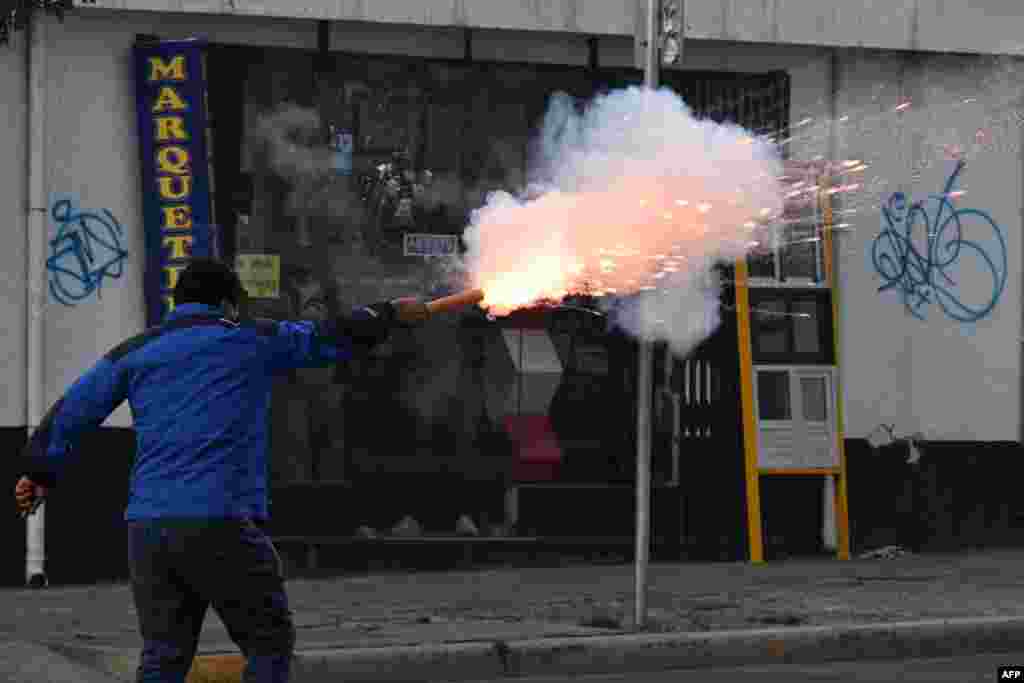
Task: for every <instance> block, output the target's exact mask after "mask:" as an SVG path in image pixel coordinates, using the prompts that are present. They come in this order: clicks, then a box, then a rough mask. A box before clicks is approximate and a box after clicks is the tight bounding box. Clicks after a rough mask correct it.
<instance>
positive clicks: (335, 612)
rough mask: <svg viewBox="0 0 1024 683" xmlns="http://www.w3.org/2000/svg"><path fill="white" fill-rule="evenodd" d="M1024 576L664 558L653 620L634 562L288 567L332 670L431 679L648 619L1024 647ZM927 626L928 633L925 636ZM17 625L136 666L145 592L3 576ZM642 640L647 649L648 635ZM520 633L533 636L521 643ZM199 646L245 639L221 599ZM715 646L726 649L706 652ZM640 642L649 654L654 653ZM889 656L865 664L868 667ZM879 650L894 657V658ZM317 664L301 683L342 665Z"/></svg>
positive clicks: (212, 647) (7, 613)
mask: <svg viewBox="0 0 1024 683" xmlns="http://www.w3.org/2000/svg"><path fill="white" fill-rule="evenodd" d="M1022 589H1024V549H1020V550H995V551H985V552H968V553H962V554H948V555H907V556H903V557H896V558H892V559H870V560H869V559H856V560H850V561H845V562H843V561H838V560H833V559H827V558H826V559H812V560H798V559H794V560H786V561H780V562H773V563H767V564H762V565H751V564H747V563H675V564H656V565H653V566H652V567H651V568H650V591H649V594H648V605H649V608H650V609H649V620H648V623H647V624H646V626H645V628H644V629H636V628H635V627H634V625H633V623H632V612H633V568H632V566H631V565H603V566H602V565H587V566H570V567H556V568H538V567H532V568H514V567H509V568H488V569H485V570H481V571H468V572H395V573H386V574H373V575H361V576H353V575H349V576H340V577H335V578H320V579H308V578H303V579H294V580H290V581H289V582H288V591H289V595H290V599H291V603H292V609H293V611H294V613H295V622H296V627H297V631H298V643H297V649H298V652H299V655H300V657H306V659H307V660H308V661H311V662H312V661H316V662H317V666H320V667H321V669H322V670H323V671H327V670H331V671H335V672H339V671H340V672H344V671H349V672H351V671H353V669H352V668H351V667H350V668H349V669H345V668H344V666H349V665H352V666H355V664H353V662H355V663H356V664H359V665H360V666H366V667H369V669H372V670H373V671H374V672H377V673H379V672H380V671H382V670H386V669H388V668H389V667H390V668H391V669H393V670H394V671H399V669H400V668H401V666H407V667H420V669H421V670H425V669H423V665H424V662H425V661H427V660H428V659H429V662H430V665H431V666H433V667H435V668H434V669H432V673H431V676H433V678H432V679H431V680H444V679H445V676H448V677H452V678H453V677H456V676H455V674H456V673H458V678H459V679H460V680H486V679H487V676H490V675H491V673H489V671H490V668H489V667H495V670H494V675H498V676H500V675H501V674H502V671H501V668H502V666H509V661H512V662H513V665H514V664H515V662H517V661H518V662H522V663H525V664H524V665H523V667H522V668H521V671H520V672H521V673H523V674H526V675H529V674H533V673H547V672H550V673H552V674H554V673H557V672H558V671H559V670H558V669H550V670H538V669H537V668H536V667H538V666H540V665H542V664H544V663H545V662H553V661H555V660H558V659H559V658H561V660H560V662H561V664H560V665H562V666H565V665H569V666H575V665H576V663H577V662H579V661H585V660H586V658H587V657H588V656H589V653H590V652H595V653H597V654H596V655H595V656H598V657H602V656H603V657H610V659H616V661H618V662H619V665H620V666H626V665H627V664H629V665H632V663H634V662H636V661H638V659H637V658H636V657H637V655H635V653H634V654H630V655H629V656H626V655H622V654H621V651H620V654H615V653H616V649H615V648H617V647H619V646H618V645H617V643H627V642H629V639H630V638H633V639H635V638H637V637H638V636H637V633H642V634H646V636H644V637H647V636H650V637H652V638H667V639H669V640H671V639H673V638H677V639H679V640H678V642H676V645H675V647H677V648H678V647H679V643H685V647H684V649H686V652H684V653H683V654H685V656H686V657H688V658H689V659H688V663H687V664H686V666H693V665H694V662H697V665H699V666H712V665H720V666H734V665H740V664H744V663H746V664H756V663H758V662H757V661H756V658H757V657H762V658H764V656H765V655H766V653H767V655H771V656H770V657H768V660H767V661H765V662H764V663H765V664H769V663H771V662H772V661H780V662H781V661H794V660H793V659H792V657H796V656H799V657H806V656H808V653H812V654H813V652H814V651H816V650H821V651H824V650H828V652H829V656H830V657H831V658H833V659H835V658H842V657H838V656H837V655H842V654H843V648H847V649H849V650H850V653H849V654H850V655H851V657H848V658H856V657H859V656H860V654H859V653H860V652H866V651H867V650H871V649H872V648H873V651H874V652H876V653H877V652H878V651H880V650H881V651H885V648H886V647H887V645H886V642H887V641H885V640H884V639H885V638H888V639H896V640H894V641H893V642H896V641H897V640H899V639H902V640H903V641H908V640H909V641H914V642H912V643H911V645H909V646H908V647H906V648H904V650H905V651H906V653H907V654H906V655H905V656H918V655H920V656H946V655H950V656H953V655H958V654H964V655H967V654H975V653H976V652H983V651H985V650H979V649H977V648H978V647H980V645H979V643H981V642H982V640H985V639H987V640H986V641H985V643H986V644H985V647H990V646H992V645H993V644H995V645H997V646H998V647H999V650H998V651H1016V650H1020V651H1022V652H1024V590H1022ZM964 619H970V620H973V621H971V623H968V624H966V625H965V624H964V623H962V622H956V625H955V626H951V627H947V626H946V624H947V620H952V621H949V622H948V623H949V624H954V622H955V621H956V620H964ZM897 622H900V625H899V628H898V629H896V630H893V631H891V632H886V631H885V630H884V629H879V628H877V627H885V628H888V627H889V625H895V624H896V623H897ZM851 627H857V628H867V629H872V628H873V629H875V630H874V631H872V632H871V633H870V634H867V635H865V633H867V632H864V633H861V634H853V635H852V636H851V634H850V633H849V632H847V631H843V629H847V630H848V629H849V628H851ZM816 629H817V630H816ZM993 629H996V630H995V631H993ZM726 632H728V633H731V634H733V635H729V636H728V639H730V640H723V639H722V638H719V637H718V636H719V635H720V634H722V633H726ZM737 633H739V634H740V635H739V636H737V635H735V634H737ZM743 633H749V634H751V635H750V636H749V638H748V639H747V641H743V642H744V643H745V644H742V646H741V647H740V649H741V650H743V651H744V652H746V653H747V654H746V655H745V656H744V657H740V658H738V659H736V660H735V661H733V662H727V661H723V653H728V652H731V651H733V649H734V648H733V646H732V644H733V643H739V642H740V641H742V640H743V638H746V636H743V635H742V634H743ZM944 633H947V634H948V637H946V638H945V640H943V639H942V638H943V634H944ZM915 634H917V635H915ZM920 634H925V636H926V637H924V640H921V639H920V638H918V640H916V641H915V638H917V636H918V635H920ZM972 634H977V638H975V637H974V636H973V635H972ZM705 636H706V638H704V637H705ZM695 638H696V640H695ZM701 638H704V640H701ZM872 638H873V639H875V640H874V641H872V640H871V639H872ZM880 638H881V639H883V640H879V639H880ZM553 639H562V640H565V641H567V642H570V643H576V644H575V645H572V644H570V645H568V646H565V647H564V648H563V649H562V650H560V651H559V653H556V655H554V656H552V655H551V654H550V653H546V652H543V647H544V646H543V643H544V642H555V641H554V640H553ZM687 639H689V640H687ZM759 639H760V640H759ZM15 640H20V641H33V642H39V643H46V644H48V645H51V646H60V647H64V648H65V649H70V650H73V651H74V652H76V653H80V652H81V651H89V652H105V653H108V654H109V653H111V652H113V653H119V654H118V661H119V662H120V664H119V666H120V668H119V669H118V670H117V671H116V672H114V673H117V674H118V675H120V676H122V677H124V676H125V672H126V671H128V670H130V669H131V668H132V667H133V666H134V665H133V663H132V662H133V658H134V657H137V652H138V648H139V647H140V645H141V641H140V639H139V636H138V633H137V623H136V617H135V612H134V608H133V606H132V601H131V592H130V590H129V588H128V586H126V585H123V584H113V585H94V586H75V587H61V586H51V587H50V588H47V589H43V590H27V589H8V590H0V642H9V641H15ZM826 641H827V642H826ZM632 642H633V645H630V646H629V647H633V648H634V650H635V649H636V648H640V647H646V646H642V645H637V644H636V641H635V640H634V641H632ZM666 642H667V641H666ZM522 643H529V644H528V645H522V647H521V648H520V649H518V650H517V647H518V644H522ZM538 643H540V645H538ZM766 643H767V645H766ZM819 645H820V647H819ZM658 647H659V648H660V649H658V650H657V652H656V653H655V655H654V657H655V658H659V659H658V662H659V663H658V666H662V665H663V664H665V663H668V664H671V661H672V657H674V656H675V654H674V652H675V651H674V650H672V649H671V648H669V647H667V646H665V645H664V644H662V645H659V646H658ZM403 648H404V650H403ZM460 648H461V649H460ZM509 648H511V649H510V650H509ZM687 648H688V649H687ZM858 648H859V649H858ZM972 648H974V649H972ZM506 651H511V652H512V659H511V660H509V658H508V656H507V655H505V654H502V653H505V652H506ZM988 651H991V650H988ZM200 652H201V653H203V654H206V655H210V654H215V653H221V654H228V655H232V656H233V655H234V653H236V652H237V649H236V648H235V647H234V645H233V644H232V643H231V642H230V639H229V638H228V637H227V634H226V630H225V629H224V627H223V625H222V624H221V623H220V620H219V619H218V618H217V617H216V615H215V614H214V613H212V612H211V613H210V614H209V616H208V618H207V621H206V624H205V627H204V629H203V632H202V637H201V643H200ZM495 652H497V653H498V654H499V655H501V657H498V656H496V655H495ZM641 652H642V651H641ZM712 652H714V653H718V654H715V655H714V656H711V655H708V654H707V653H712ZM410 653H413V654H410ZM431 653H432V654H431ZM566 653H568V654H566ZM772 653H776V654H772ZM76 656H78V655H76ZM516 657H519V659H515V658H516ZM630 657H632V659H630ZM639 657H640V661H645V660H650V659H651V657H649V656H647V655H645V654H642V653H641V655H639ZM473 658H475V659H473ZM571 658H576V659H571ZM470 659H472V660H473V661H474V662H476V663H477V664H478V665H479V666H480V675H478V676H476V678H472V677H467V671H469V672H470V673H469V674H468V675H469V676H472V675H473V674H475V673H476V671H475V670H472V669H471V668H470V669H466V670H464V671H462V672H454V673H452V674H451V675H449V672H448V670H447V669H445V668H444V667H446V666H450V667H456V668H457V667H458V666H461V664H460V662H468V661H470ZM108 660H109V657H108V658H107V659H106V660H103V661H108ZM342 660H344V662H343V664H344V666H342V664H339V661H342ZM357 660H358V661H357ZM211 661H212V660H211ZM800 661H803V663H804V664H807V665H810V664H813V663H814V662H811V661H804V660H800ZM816 661H820V660H816ZM1001 661H1003V662H1006V661H1009V660H1006V659H1003V660H1001ZM331 662H333V664H332V663H331ZM345 662H347V663H345ZM360 662H361V663H360ZM321 665H322V666H321ZM392 665H393V666H392ZM814 665H815V666H819V667H821V672H822V673H821V674H820V675H826V673H824V672H826V671H827V670H831V669H832V667H833V665H831V664H829V665H824V664H814ZM104 666H106V665H104ZM232 666H234V665H232ZM330 666H335V667H336V668H335V669H330ZM338 666H341V667H342V668H340V669H339V668H337V667H338ZM836 666H838V665H836ZM875 666H876V665H875V664H873V663H872V664H870V665H867V664H865V667H867V668H866V669H865V671H871V670H874V669H872V668H871V667H875ZM877 666H882V667H883V668H882V669H879V670H880V671H884V666H885V665H877ZM922 666H927V665H925V664H922ZM325 667H326V668H325ZM229 668H230V667H229ZM300 668H301V667H300ZM653 668H654V667H651V669H652V670H653ZM663 668H664V667H663ZM109 670H110V669H109V667H108V671H109ZM599 670H600V669H599ZM609 670H612V671H614V670H624V669H614V668H613V669H609ZM744 671H746V670H744ZM377 673H375V674H374V675H377ZM595 673H596V672H595ZM805 673H807V675H818V674H816V673H814V672H805ZM441 674H444V676H442V675H441ZM396 675H397V674H396ZM680 675H681V676H682V675H691V674H680ZM716 675H717V674H716ZM722 675H725V674H722ZM801 675H803V674H801ZM879 675H882V674H879ZM303 676H304V677H298V678H297V683H298V681H306V680H309V681H312V680H335V679H331V678H327V677H323V676H322V677H320V678H316V677H315V676H313V677H311V675H310V676H306V675H305V674H304V675H303ZM324 676H326V674H324ZM337 679H340V680H369V679H367V678H360V677H358V676H353V677H350V678H347V679H341V678H337ZM25 680H26V682H27V680H28V679H25ZM225 680H228V679H225ZM373 680H383V679H381V678H375V679H373ZM555 680H558V679H555ZM630 680H639V679H636V678H630ZM650 680H658V679H650ZM694 680H696V679H694ZM702 680H705V679H702ZM722 680H725V679H722ZM792 680H798V679H792ZM808 680H844V679H835V678H832V679H829V678H820V679H813V678H811V679H808ZM865 680H874V679H870V678H868V679H865ZM879 680H886V679H884V678H883V679H879ZM896 680H899V679H896ZM940 680H941V679H940ZM955 680H963V679H959V678H958V679H955Z"/></svg>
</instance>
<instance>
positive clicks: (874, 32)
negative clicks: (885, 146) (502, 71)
mask: <svg viewBox="0 0 1024 683" xmlns="http://www.w3.org/2000/svg"><path fill="white" fill-rule="evenodd" d="M76 5H77V6H79V7H82V8H90V7H91V8H95V7H101V8H111V9H132V10H150V11H161V12H201V13H210V14H236V15H242V16H246V15H261V14H266V15H270V16H278V17H292V18H301V19H308V20H315V19H327V20H334V21H337V20H342V21H364V22H377V23H385V24H409V25H419V26H467V27H473V28H491V29H503V30H513V31H557V32H568V33H581V34H590V35H617V36H632V35H633V33H634V27H635V26H636V25H637V23H638V21H637V18H638V16H640V14H639V13H638V9H639V8H640V7H641V6H642V5H641V3H639V2H637V1H636V0H548V1H546V2H497V1H495V0H461V1H460V2H453V1H452V0H417V1H416V2H410V1H409V0H341V1H339V0H234V1H233V2H230V3H228V2H224V0H76ZM966 27H970V30H965V28H966ZM1022 27H1024V8H1022V7H1021V5H1020V3H1019V2H1017V1H1016V0H973V1H972V2H969V3H968V2H962V1H958V0H860V1H859V2H858V1H856V0H770V1H769V0H717V1H716V0H702V1H701V2H688V3H686V36H687V37H689V38H696V39H713V40H726V41H738V42H754V43H777V44H792V45H828V46H838V47H870V48H880V49H887V50H913V51H926V52H976V53H980V54H1019V53H1021V51H1022V46H1024V42H1022V41H1021V39H1020V37H1019V36H1020V33H1021V28H1022Z"/></svg>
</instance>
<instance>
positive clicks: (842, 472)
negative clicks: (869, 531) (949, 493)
mask: <svg viewBox="0 0 1024 683" xmlns="http://www.w3.org/2000/svg"><path fill="white" fill-rule="evenodd" d="M818 186H819V187H820V188H821V190H820V194H819V196H818V201H819V206H820V208H821V217H822V221H821V222H822V233H823V234H822V237H823V242H824V247H825V249H824V252H825V253H824V256H825V278H826V282H828V286H829V290H830V295H831V296H830V298H831V300H832V343H833V349H834V352H835V358H834V362H835V367H836V381H835V392H836V448H837V449H838V453H839V475H838V477H837V478H836V487H835V510H836V532H837V533H836V536H837V539H836V540H837V541H838V546H839V547H838V548H837V551H838V552H837V554H838V556H839V559H840V560H848V559H850V508H849V499H848V497H847V486H846V448H845V444H844V442H843V434H844V430H843V385H842V367H841V364H840V362H839V358H840V356H839V348H840V346H839V278H838V275H837V273H836V267H835V241H834V240H833V236H834V235H833V215H832V195H831V194H829V193H828V189H829V187H830V186H831V178H829V177H827V176H825V177H822V178H821V182H819V183H818Z"/></svg>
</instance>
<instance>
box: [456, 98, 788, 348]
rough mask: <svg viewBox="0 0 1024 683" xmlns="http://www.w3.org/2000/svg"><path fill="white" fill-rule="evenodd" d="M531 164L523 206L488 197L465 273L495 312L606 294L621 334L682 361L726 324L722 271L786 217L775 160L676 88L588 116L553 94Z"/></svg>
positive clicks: (607, 102)
mask: <svg viewBox="0 0 1024 683" xmlns="http://www.w3.org/2000/svg"><path fill="white" fill-rule="evenodd" d="M534 157H535V158H534V162H533V163H534V168H532V169H531V170H530V174H529V177H530V179H531V185H530V187H529V189H528V191H527V192H526V193H525V195H524V196H513V195H512V194H510V193H507V192H495V193H492V194H491V195H490V196H489V197H488V200H487V202H486V204H485V205H484V206H483V207H482V208H480V209H478V210H477V211H475V212H474V214H473V216H472V220H471V224H470V226H469V227H468V228H467V230H466V233H465V241H466V244H467V248H468V251H467V254H466V257H465V260H464V267H465V269H466V271H467V273H468V279H469V280H470V282H471V283H472V284H473V285H474V286H477V287H480V288H482V289H483V290H484V291H485V292H486V294H487V298H486V300H485V302H484V303H485V305H486V306H488V308H489V310H490V312H491V313H494V314H498V315H501V314H504V313H507V312H510V311H511V310H514V309H515V308H517V307H521V306H525V305H530V304H532V303H534V302H537V301H540V300H552V299H554V300H558V299H561V298H563V297H565V296H567V295H569V294H574V293H592V294H595V295H598V296H607V297H608V298H606V299H604V301H605V302H606V305H605V306H606V310H609V311H611V312H613V313H614V320H615V322H616V323H617V324H618V325H620V326H621V327H622V328H623V329H625V330H626V331H627V332H629V333H630V334H632V335H634V336H636V337H639V338H642V339H645V340H651V341H654V340H663V341H667V342H668V343H669V345H670V346H671V348H672V350H673V351H674V352H675V353H677V354H680V355H684V354H686V353H688V352H689V351H690V350H691V349H692V348H693V347H694V346H695V345H696V344H698V343H699V342H700V341H701V340H703V339H704V338H705V337H707V336H708V335H709V334H710V333H711V332H713V331H714V329H715V327H716V326H717V325H718V322H719V321H718V318H717V316H718V301H719V291H720V283H718V282H717V280H716V278H715V276H714V265H715V264H716V263H717V262H720V261H731V260H734V259H737V258H740V257H742V256H744V255H745V254H746V253H747V252H748V250H749V249H750V248H751V247H752V246H753V242H754V240H756V239H757V236H758V235H759V234H761V233H762V232H763V230H762V229H763V228H764V226H765V225H767V224H769V223H771V222H772V221H774V220H775V219H777V218H778V217H780V216H781V214H782V210H783V188H782V185H781V182H780V177H781V176H782V162H781V158H780V156H779V154H778V150H777V148H776V147H775V146H773V145H771V144H769V143H768V142H766V141H764V140H761V139H757V138H755V137H753V136H752V135H751V134H750V133H748V132H747V131H745V130H743V129H741V128H739V127H737V126H733V125H721V124H716V123H713V122H711V121H706V120H703V121H702V120H697V119H696V118H695V117H694V116H693V114H692V112H691V110H690V109H689V108H688V107H687V106H686V104H685V103H684V102H683V101H682V100H681V99H680V98H679V97H678V96H676V95H675V94H674V93H672V92H671V91H669V90H664V89H663V90H658V91H652V90H647V89H640V88H629V89H625V90H618V91H614V92H611V93H609V94H606V95H602V96H599V97H598V98H596V99H594V100H593V101H591V102H590V103H588V104H587V106H586V107H585V108H582V109H580V108H578V107H577V105H576V103H575V102H574V101H573V100H572V99H571V98H569V97H568V96H564V95H557V96H555V97H553V98H552V99H551V104H550V106H549V110H548V112H547V114H546V116H545V118H544V121H543V125H542V130H541V131H540V134H539V137H538V140H537V145H536V148H535V154H534ZM634 294H641V295H642V296H631V297H629V298H623V297H624V296H626V295H634Z"/></svg>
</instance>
